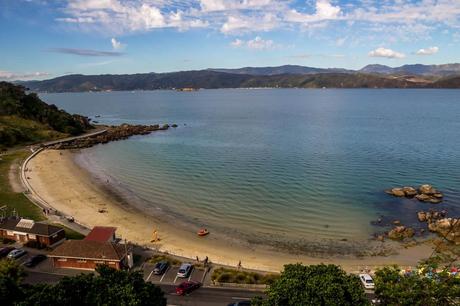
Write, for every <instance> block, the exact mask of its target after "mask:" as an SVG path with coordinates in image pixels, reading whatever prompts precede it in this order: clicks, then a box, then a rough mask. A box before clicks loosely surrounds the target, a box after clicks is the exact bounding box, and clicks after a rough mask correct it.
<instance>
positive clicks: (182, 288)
mask: <svg viewBox="0 0 460 306" xmlns="http://www.w3.org/2000/svg"><path fill="white" fill-rule="evenodd" d="M200 287H201V283H199V282H194V281H187V282H183V283H181V284H180V285H179V286H177V287H176V293H177V294H178V295H185V294H189V293H190V292H192V291H193V290H196V289H198V288H200Z"/></svg>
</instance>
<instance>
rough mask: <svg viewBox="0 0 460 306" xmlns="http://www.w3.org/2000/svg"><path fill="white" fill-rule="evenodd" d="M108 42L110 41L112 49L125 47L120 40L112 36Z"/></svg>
mask: <svg viewBox="0 0 460 306" xmlns="http://www.w3.org/2000/svg"><path fill="white" fill-rule="evenodd" d="M110 42H111V43H112V48H113V49H114V50H120V49H124V48H125V47H126V45H125V44H122V43H121V42H120V41H118V40H117V39H116V38H115V37H112V39H111V40H110Z"/></svg>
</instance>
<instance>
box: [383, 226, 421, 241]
mask: <svg viewBox="0 0 460 306" xmlns="http://www.w3.org/2000/svg"><path fill="white" fill-rule="evenodd" d="M414 235H415V230H414V229H413V228H410V227H405V226H402V225H401V226H396V227H394V228H393V229H392V230H391V231H389V232H388V238H390V239H393V240H403V239H405V238H412V237H413V236H414Z"/></svg>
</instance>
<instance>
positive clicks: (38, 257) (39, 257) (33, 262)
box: [24, 254, 46, 268]
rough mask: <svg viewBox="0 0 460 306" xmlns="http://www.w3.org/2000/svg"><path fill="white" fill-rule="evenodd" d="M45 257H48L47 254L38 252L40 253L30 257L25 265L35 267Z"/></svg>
mask: <svg viewBox="0 0 460 306" xmlns="http://www.w3.org/2000/svg"><path fill="white" fill-rule="evenodd" d="M45 259H46V255H43V254H38V255H35V256H32V257H30V258H29V259H28V260H27V261H26V262H25V263H24V266H26V267H28V268H33V267H35V266H36V265H38V264H39V263H41V262H42V261H44V260H45Z"/></svg>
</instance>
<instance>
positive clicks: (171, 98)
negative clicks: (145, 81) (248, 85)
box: [41, 89, 460, 243]
mask: <svg viewBox="0 0 460 306" xmlns="http://www.w3.org/2000/svg"><path fill="white" fill-rule="evenodd" d="M41 97H42V98H43V99H44V100H45V101H47V102H50V103H54V104H57V105H58V106H59V107H62V108H64V109H66V110H68V111H70V112H74V113H82V114H85V115H88V116H95V115H101V117H100V118H97V119H96V120H98V121H100V122H101V123H110V124H119V123H123V122H129V123H139V124H141V123H142V124H153V123H164V122H169V123H177V124H179V128H177V129H171V130H169V131H167V132H161V133H154V134H151V135H148V136H142V137H133V138H131V139H129V140H126V141H120V142H114V143H110V144H107V145H100V146H96V147H94V148H91V149H87V150H84V151H83V152H82V153H81V154H80V155H79V157H78V159H79V160H80V161H81V163H82V164H84V165H85V166H86V167H88V168H90V170H91V171H93V172H95V173H97V174H99V175H103V176H104V177H105V176H107V177H110V180H111V182H112V183H113V184H114V185H117V186H119V187H122V189H123V190H124V191H126V192H128V193H130V194H135V195H136V196H137V197H138V199H140V200H141V201H142V203H143V204H144V205H145V206H147V207H152V208H156V209H160V210H161V211H163V212H166V213H167V214H170V215H173V216H175V217H177V218H180V220H183V221H185V222H187V223H190V224H193V225H195V226H201V225H204V226H207V227H209V228H211V229H212V230H214V231H219V232H222V233H227V234H231V235H235V234H238V235H240V236H241V237H243V238H245V239H247V240H250V241H256V242H262V243H264V242H267V243H270V242H271V241H275V240H284V241H309V240H322V239H333V240H337V239H348V240H353V239H361V240H362V239H363V238H368V237H370V236H371V235H372V234H373V233H374V232H376V231H382V230H384V229H382V228H380V227H374V226H372V225H371V221H372V220H375V219H377V218H378V217H380V216H384V217H385V219H387V220H393V219H399V220H401V221H403V223H405V224H407V225H416V226H418V222H417V221H416V216H415V212H416V211H417V210H420V209H428V208H430V207H433V206H430V204H423V203H419V202H416V201H414V200H400V199H395V198H392V197H389V196H387V195H386V194H384V193H383V190H384V189H386V188H388V187H392V186H400V185H418V184H422V183H430V184H433V185H435V186H436V187H438V188H439V189H441V190H442V191H443V192H444V193H445V196H446V197H445V201H444V203H443V204H440V205H438V206H437V208H446V209H448V211H449V213H450V214H451V215H452V216H453V215H460V91H458V90H365V89H362V90H332V89H331V90H329V89H328V90H296V89H270V90H268V89H267V90H237V89H234V90H202V91H198V92H192V93H184V92H174V91H153V92H149V91H142V92H111V93H68V94H42V95H41Z"/></svg>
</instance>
